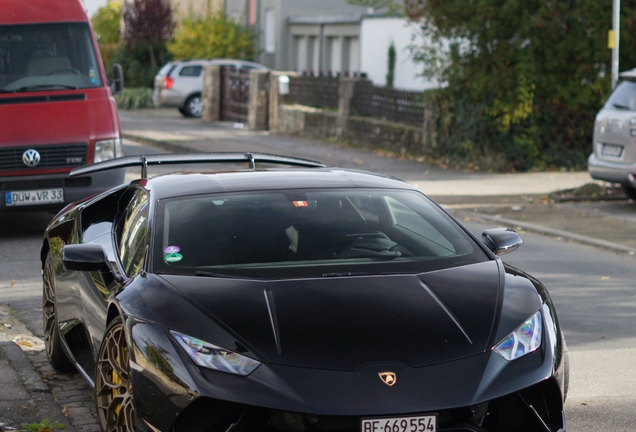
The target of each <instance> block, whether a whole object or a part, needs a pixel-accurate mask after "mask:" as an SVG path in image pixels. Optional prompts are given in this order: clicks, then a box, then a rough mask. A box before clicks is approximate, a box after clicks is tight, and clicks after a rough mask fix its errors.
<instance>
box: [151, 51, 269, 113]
mask: <svg viewBox="0 0 636 432" xmlns="http://www.w3.org/2000/svg"><path fill="white" fill-rule="evenodd" d="M204 66H229V67H230V68H232V69H233V70H250V69H267V68H266V67H265V66H263V65H261V64H258V63H254V62H251V61H247V60H234V59H211V60H206V59H199V60H182V61H177V62H169V63H166V64H165V65H164V66H163V67H162V68H161V70H159V73H157V75H156V76H155V83H154V93H153V97H152V100H153V102H154V104H155V106H164V107H175V108H178V109H179V112H180V113H181V114H183V115H184V116H186V117H201V93H202V91H203V67H204Z"/></svg>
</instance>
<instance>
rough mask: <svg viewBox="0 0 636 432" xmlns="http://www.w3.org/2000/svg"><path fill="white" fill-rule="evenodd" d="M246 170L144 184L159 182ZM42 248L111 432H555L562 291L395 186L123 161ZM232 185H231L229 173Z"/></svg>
mask: <svg viewBox="0 0 636 432" xmlns="http://www.w3.org/2000/svg"><path fill="white" fill-rule="evenodd" d="M201 162H205V163H208V162H223V163H235V164H236V163H239V162H241V163H245V164H247V165H246V166H244V165H240V166H238V165H234V166H232V167H231V169H229V168H228V169H220V168H219V169H215V170H214V171H209V172H201V171H199V172H190V171H183V172H176V173H169V174H162V175H156V176H153V177H152V178H148V175H147V166H148V165H156V164H162V165H166V164H175V163H201ZM134 165H139V166H140V167H141V171H142V175H141V178H140V179H138V180H135V181H132V182H131V183H129V184H125V185H122V186H120V187H117V188H115V189H112V190H110V191H108V192H105V193H102V194H101V195H97V196H94V197H91V198H88V199H85V200H83V201H81V202H77V203H74V204H71V205H69V206H68V207H66V208H65V209H64V210H62V211H61V212H60V213H59V214H58V215H57V216H55V218H54V219H53V221H52V222H51V224H50V225H49V226H48V228H47V229H46V233H45V236H44V242H43V246H42V253H41V256H42V268H43V280H44V284H43V285H44V290H43V291H44V299H43V303H44V307H43V308H44V327H45V334H46V351H47V354H48V357H49V359H50V361H51V364H52V365H53V366H54V367H55V368H57V369H67V368H72V367H75V368H77V370H79V371H80V373H81V374H82V375H83V376H84V377H85V378H86V380H87V381H88V382H89V383H90V384H91V385H92V386H93V387H94V388H95V399H96V405H97V411H98V416H99V421H100V424H101V427H102V429H103V430H104V431H108V432H111V431H117V432H120V431H170V432H199V431H214V432H250V431H253V432H259V431H263V432H436V431H440V432H441V431H499V432H508V431H510V432H524V431H541V432H557V431H564V430H565V420H564V414H563V405H564V400H565V397H566V393H567V386H568V360H567V351H566V348H565V341H564V338H563V335H562V333H561V329H560V327H559V322H558V319H557V316H556V313H555V310H554V307H553V304H552V302H551V300H550V296H549V295H548V292H547V290H546V288H545V287H544V286H543V285H542V284H541V283H540V282H539V281H538V280H536V279H534V278H532V277H531V276H528V275H527V274H525V273H523V272H522V271H520V270H517V269H515V268H513V267H510V266H508V265H506V264H504V263H503V262H502V261H501V259H500V258H499V257H498V255H501V254H503V253H506V252H510V251H512V250H514V249H515V248H516V247H518V246H519V245H520V244H521V239H520V238H519V236H518V235H517V233H515V232H514V231H511V230H508V229H505V228H495V229H492V230H486V231H485V232H484V233H483V235H482V236H481V238H476V237H474V236H473V235H472V234H471V233H470V232H469V231H468V230H467V229H466V228H464V227H463V226H462V225H460V224H459V223H458V222H457V221H456V220H455V219H454V218H453V217H452V216H450V215H449V214H447V213H446V212H445V211H444V210H442V209H441V208H440V207H439V206H437V205H436V204H435V203H434V202H432V201H431V200H430V199H428V198H427V197H426V196H425V195H423V194H422V193H421V192H419V191H418V190H416V189H415V188H413V187H412V186H410V185H409V184H407V183H404V182H402V181H400V180H398V179H395V178H391V177H386V176H382V175H377V174H372V173H368V172H363V171H356V170H348V169H339V168H328V167H325V166H323V165H322V164H320V163H317V162H312V161H307V160H302V159H295V158H288V157H283V156H272V155H266V154H255V153H253V154H250V153H248V154H243V153H240V154H238V153H220V154H219V153H211V154H190V155H188V154H183V155H177V154H164V155H153V156H148V157H144V156H140V157H125V158H120V159H115V160H111V161H107V162H103V163H100V164H96V165H91V166H87V167H81V168H78V169H76V170H75V171H74V172H73V173H72V174H71V175H73V176H81V175H83V174H85V173H88V172H93V171H98V170H105V169H113V168H121V167H127V166H134ZM217 168H218V166H217Z"/></svg>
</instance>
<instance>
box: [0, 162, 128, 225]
mask: <svg viewBox="0 0 636 432" xmlns="http://www.w3.org/2000/svg"><path fill="white" fill-rule="evenodd" d="M125 174H126V171H125V169H118V170H110V171H105V172H98V173H94V174H91V175H86V176H81V177H73V178H70V177H69V176H68V174H66V173H64V174H45V175H32V176H12V177H0V191H1V192H2V200H1V202H0V214H8V213H21V212H25V211H50V212H55V211H58V210H60V209H62V208H63V207H65V206H66V205H67V204H69V203H72V202H75V201H78V200H81V199H83V198H86V197H89V196H91V195H95V194H97V193H101V192H103V191H105V190H108V189H110V188H112V187H115V186H118V185H120V184H122V183H123V182H124V176H125ZM58 188H60V189H63V191H64V202H62V203H55V204H36V205H16V206H7V205H6V200H5V193H6V192H18V191H25V190H40V189H58Z"/></svg>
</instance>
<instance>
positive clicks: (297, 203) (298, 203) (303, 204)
mask: <svg viewBox="0 0 636 432" xmlns="http://www.w3.org/2000/svg"><path fill="white" fill-rule="evenodd" d="M292 202H293V203H294V207H309V204H307V201H292Z"/></svg>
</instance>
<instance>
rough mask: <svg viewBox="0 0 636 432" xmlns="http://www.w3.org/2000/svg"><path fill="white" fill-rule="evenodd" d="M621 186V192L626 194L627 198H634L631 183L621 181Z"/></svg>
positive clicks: (635, 193)
mask: <svg viewBox="0 0 636 432" xmlns="http://www.w3.org/2000/svg"><path fill="white" fill-rule="evenodd" d="M621 186H622V187H623V192H625V195H627V197H628V198H630V199H633V200H636V189H634V187H633V186H632V185H630V184H628V183H622V184H621Z"/></svg>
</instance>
